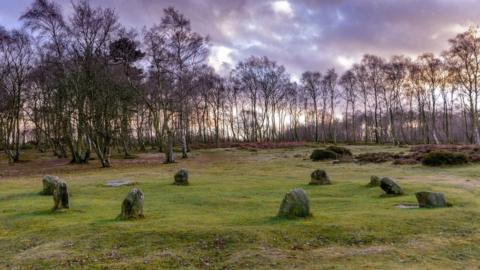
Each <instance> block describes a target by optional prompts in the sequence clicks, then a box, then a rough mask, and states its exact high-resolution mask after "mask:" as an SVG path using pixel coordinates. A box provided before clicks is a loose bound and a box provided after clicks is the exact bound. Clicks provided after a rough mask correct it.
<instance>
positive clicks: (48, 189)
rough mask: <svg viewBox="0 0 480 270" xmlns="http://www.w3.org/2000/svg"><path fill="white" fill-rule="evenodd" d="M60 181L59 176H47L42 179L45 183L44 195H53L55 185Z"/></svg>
mask: <svg viewBox="0 0 480 270" xmlns="http://www.w3.org/2000/svg"><path fill="white" fill-rule="evenodd" d="M58 181H60V179H59V178H58V177H57V176H52V175H45V176H44V177H43V179H42V183H43V190H42V194H43V195H53V190H54V189H55V185H56V184H57V182H58Z"/></svg>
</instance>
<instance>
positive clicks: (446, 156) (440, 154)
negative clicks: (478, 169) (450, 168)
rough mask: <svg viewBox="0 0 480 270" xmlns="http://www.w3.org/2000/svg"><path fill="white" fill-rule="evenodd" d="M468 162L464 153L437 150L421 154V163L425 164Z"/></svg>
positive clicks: (459, 163)
mask: <svg viewBox="0 0 480 270" xmlns="http://www.w3.org/2000/svg"><path fill="white" fill-rule="evenodd" d="M466 163H468V157H467V155H465V154H464V153H458V152H457V153H456V152H447V151H437V152H431V153H427V154H425V155H423V157H422V164H423V165H425V166H443V165H462V164H466Z"/></svg>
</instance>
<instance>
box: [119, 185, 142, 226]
mask: <svg viewBox="0 0 480 270" xmlns="http://www.w3.org/2000/svg"><path fill="white" fill-rule="evenodd" d="M143 202H144V196H143V192H142V191H141V190H140V189H138V188H134V189H132V190H130V192H129V193H128V195H127V197H126V198H125V199H124V200H123V203H122V212H121V213H120V216H119V218H120V219H133V218H142V217H143Z"/></svg>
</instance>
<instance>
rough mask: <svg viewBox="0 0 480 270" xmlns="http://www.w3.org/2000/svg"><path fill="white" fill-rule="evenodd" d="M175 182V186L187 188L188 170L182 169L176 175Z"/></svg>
mask: <svg viewBox="0 0 480 270" xmlns="http://www.w3.org/2000/svg"><path fill="white" fill-rule="evenodd" d="M174 179H175V182H173V183H174V184H175V185H182V186H186V185H188V171H187V170H186V169H181V170H179V171H178V172H177V173H176V174H175V177H174Z"/></svg>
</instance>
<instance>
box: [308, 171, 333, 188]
mask: <svg viewBox="0 0 480 270" xmlns="http://www.w3.org/2000/svg"><path fill="white" fill-rule="evenodd" d="M330 184H331V182H330V177H328V175H327V172H325V171H324V170H315V171H314V172H312V173H311V174H310V185H330Z"/></svg>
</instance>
